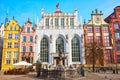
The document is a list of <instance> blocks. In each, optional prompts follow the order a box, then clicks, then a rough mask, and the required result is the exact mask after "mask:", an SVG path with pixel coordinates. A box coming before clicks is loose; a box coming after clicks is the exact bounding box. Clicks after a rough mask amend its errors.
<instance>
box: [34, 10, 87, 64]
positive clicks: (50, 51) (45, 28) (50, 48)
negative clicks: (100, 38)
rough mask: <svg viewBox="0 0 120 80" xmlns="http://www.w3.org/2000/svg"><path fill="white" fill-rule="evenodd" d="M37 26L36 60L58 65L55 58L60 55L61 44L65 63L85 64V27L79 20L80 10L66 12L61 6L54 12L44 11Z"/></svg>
mask: <svg viewBox="0 0 120 80" xmlns="http://www.w3.org/2000/svg"><path fill="white" fill-rule="evenodd" d="M41 13H42V19H41V21H40V22H39V23H38V24H37V26H36V32H35V38H36V44H35V45H36V47H35V49H36V50H35V51H36V58H35V59H36V60H41V61H42V62H43V64H46V65H53V66H54V65H57V64H58V61H57V60H55V59H54V58H55V57H56V56H58V53H59V52H58V45H61V50H62V53H63V54H62V56H65V57H66V59H65V60H63V65H65V66H68V65H71V64H73V65H74V66H77V64H84V63H85V58H84V47H83V46H84V44H83V39H82V37H83V27H82V26H81V24H80V21H78V19H77V18H78V11H77V9H75V11H74V12H73V13H64V12H62V11H61V10H60V9H59V8H57V10H56V11H55V12H53V13H44V8H42V11H41Z"/></svg>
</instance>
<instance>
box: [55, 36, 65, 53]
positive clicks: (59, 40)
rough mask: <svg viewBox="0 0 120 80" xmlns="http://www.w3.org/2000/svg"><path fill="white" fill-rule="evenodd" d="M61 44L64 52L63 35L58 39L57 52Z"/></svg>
mask: <svg viewBox="0 0 120 80" xmlns="http://www.w3.org/2000/svg"><path fill="white" fill-rule="evenodd" d="M59 45H60V46H61V48H62V49H61V50H62V52H64V41H63V38H61V37H58V38H57V40H56V52H58V46H59Z"/></svg>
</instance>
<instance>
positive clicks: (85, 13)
mask: <svg viewBox="0 0 120 80" xmlns="http://www.w3.org/2000/svg"><path fill="white" fill-rule="evenodd" d="M57 3H59V8H60V10H61V11H62V12H74V9H75V8H77V9H78V20H80V16H81V17H82V22H84V19H85V20H86V21H88V20H90V19H91V13H92V11H95V9H96V8H97V9H98V10H99V11H102V13H103V17H104V18H106V17H107V16H108V15H110V14H111V13H112V12H113V11H114V8H115V7H116V6H120V0H0V23H4V22H5V17H6V12H8V19H9V20H11V19H12V17H13V16H14V18H15V20H16V21H17V22H18V24H19V25H20V26H23V25H24V23H25V22H26V21H27V20H28V18H30V21H31V22H32V23H34V19H35V16H38V17H39V20H40V19H41V8H42V7H44V11H45V13H51V12H55V11H56V4H57Z"/></svg>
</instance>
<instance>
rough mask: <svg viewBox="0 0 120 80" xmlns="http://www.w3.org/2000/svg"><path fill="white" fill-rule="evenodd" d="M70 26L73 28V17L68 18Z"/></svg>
mask: <svg viewBox="0 0 120 80" xmlns="http://www.w3.org/2000/svg"><path fill="white" fill-rule="evenodd" d="M70 26H71V27H72V28H73V27H74V18H70Z"/></svg>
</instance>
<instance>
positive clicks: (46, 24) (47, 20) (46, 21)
mask: <svg viewBox="0 0 120 80" xmlns="http://www.w3.org/2000/svg"><path fill="white" fill-rule="evenodd" d="M45 26H46V28H47V29H48V27H49V18H46V20H45Z"/></svg>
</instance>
